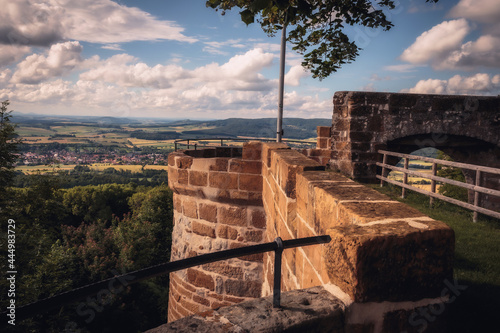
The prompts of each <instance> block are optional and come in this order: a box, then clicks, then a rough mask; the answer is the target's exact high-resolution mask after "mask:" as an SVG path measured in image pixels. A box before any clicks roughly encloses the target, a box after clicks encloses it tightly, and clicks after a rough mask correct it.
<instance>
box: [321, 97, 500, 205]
mask: <svg viewBox="0 0 500 333" xmlns="http://www.w3.org/2000/svg"><path fill="white" fill-rule="evenodd" d="M331 132H332V140H331V141H332V146H331V149H332V151H333V152H332V157H333V158H332V159H331V160H330V166H331V167H333V168H335V169H338V170H340V171H341V172H342V173H344V174H346V175H347V176H349V177H352V178H353V179H355V180H358V181H362V182H376V181H377V179H376V174H377V166H376V162H379V161H380V160H381V157H380V155H379V154H378V150H380V149H385V150H391V151H397V152H401V153H411V152H412V151H415V150H418V149H420V148H424V147H434V148H437V149H440V150H442V151H444V152H445V153H446V154H448V155H450V156H451V157H452V158H453V159H454V160H455V161H458V162H463V163H470V164H478V165H484V166H489V167H500V97H491V96H455V95H423V94H401V93H379V92H352V91H343V92H336V93H335V95H334V111H333V118H332V131H331ZM392 162H393V163H395V162H394V161H392ZM465 176H466V179H467V180H468V181H469V182H472V179H474V178H475V175H474V172H467V171H466V172H465ZM483 181H484V184H485V185H487V186H489V187H492V188H500V178H499V177H494V176H492V175H485V177H484V180H483ZM497 199H498V200H497ZM489 200H491V204H493V205H494V206H497V207H500V199H499V198H493V197H492V198H490V199H489ZM496 201H498V202H496ZM488 206H491V205H488Z"/></svg>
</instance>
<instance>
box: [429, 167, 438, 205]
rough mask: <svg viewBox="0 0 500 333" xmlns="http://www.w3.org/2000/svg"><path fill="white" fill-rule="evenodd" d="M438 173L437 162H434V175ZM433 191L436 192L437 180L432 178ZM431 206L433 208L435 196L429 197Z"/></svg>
mask: <svg viewBox="0 0 500 333" xmlns="http://www.w3.org/2000/svg"><path fill="white" fill-rule="evenodd" d="M436 174H437V164H436V163H435V162H434V163H432V175H433V176H436ZM431 192H432V193H436V181H435V180H434V179H431ZM429 206H430V207H431V208H432V207H433V206H434V197H429Z"/></svg>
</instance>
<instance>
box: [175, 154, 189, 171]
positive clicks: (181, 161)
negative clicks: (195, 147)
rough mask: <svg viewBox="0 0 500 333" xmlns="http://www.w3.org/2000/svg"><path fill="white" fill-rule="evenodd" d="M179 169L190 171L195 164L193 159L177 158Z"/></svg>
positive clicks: (187, 157) (186, 157)
mask: <svg viewBox="0 0 500 333" xmlns="http://www.w3.org/2000/svg"><path fill="white" fill-rule="evenodd" d="M175 161H176V166H177V168H178V169H189V168H190V167H191V165H192V164H193V158H192V157H190V156H186V155H184V156H177V158H176V159H175Z"/></svg>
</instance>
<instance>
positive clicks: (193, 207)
mask: <svg viewBox="0 0 500 333" xmlns="http://www.w3.org/2000/svg"><path fill="white" fill-rule="evenodd" d="M182 207H183V211H184V215H186V216H187V217H191V218H194V219H197V218H198V204H197V203H196V201H195V200H192V199H188V198H184V200H183V201H182Z"/></svg>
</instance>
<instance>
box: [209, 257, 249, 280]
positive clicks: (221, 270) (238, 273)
mask: <svg viewBox="0 0 500 333" xmlns="http://www.w3.org/2000/svg"><path fill="white" fill-rule="evenodd" d="M203 269H204V270H206V271H210V272H214V273H217V274H221V275H224V276H227V277H229V278H233V279H240V280H242V279H243V269H242V268H241V267H238V266H232V265H229V264H228V263H226V262H224V261H217V262H213V263H210V264H205V265H203Z"/></svg>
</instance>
